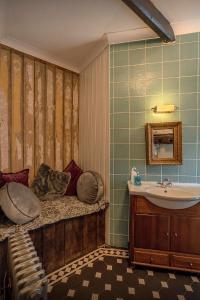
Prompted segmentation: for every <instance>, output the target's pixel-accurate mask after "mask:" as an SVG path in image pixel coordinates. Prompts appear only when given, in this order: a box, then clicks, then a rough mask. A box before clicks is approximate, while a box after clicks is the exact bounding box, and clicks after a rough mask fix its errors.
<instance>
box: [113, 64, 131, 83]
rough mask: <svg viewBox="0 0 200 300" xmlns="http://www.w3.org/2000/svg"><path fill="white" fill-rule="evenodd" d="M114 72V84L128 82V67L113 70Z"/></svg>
mask: <svg viewBox="0 0 200 300" xmlns="http://www.w3.org/2000/svg"><path fill="white" fill-rule="evenodd" d="M113 71H114V82H121V81H128V68H127V67H117V68H113Z"/></svg>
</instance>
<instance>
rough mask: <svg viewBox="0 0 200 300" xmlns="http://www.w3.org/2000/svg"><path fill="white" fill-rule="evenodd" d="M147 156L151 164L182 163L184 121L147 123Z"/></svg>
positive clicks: (148, 162)
mask: <svg viewBox="0 0 200 300" xmlns="http://www.w3.org/2000/svg"><path fill="white" fill-rule="evenodd" d="M146 157H147V164H149V165H161V164H163V165H180V164H182V123H181V122H166V123H147V124H146Z"/></svg>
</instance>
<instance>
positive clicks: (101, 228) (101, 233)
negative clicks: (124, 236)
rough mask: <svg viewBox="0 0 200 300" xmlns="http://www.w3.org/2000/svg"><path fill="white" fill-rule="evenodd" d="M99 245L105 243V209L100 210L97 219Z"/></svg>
mask: <svg viewBox="0 0 200 300" xmlns="http://www.w3.org/2000/svg"><path fill="white" fill-rule="evenodd" d="M97 221H98V223H97V238H98V239H97V246H101V245H103V244H104V243H105V211H104V210H103V211H100V212H99V214H98V219H97Z"/></svg>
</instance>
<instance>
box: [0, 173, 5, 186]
mask: <svg viewBox="0 0 200 300" xmlns="http://www.w3.org/2000/svg"><path fill="white" fill-rule="evenodd" d="M4 184H5V181H4V180H3V176H2V172H0V188H1V187H2V186H3V185H4Z"/></svg>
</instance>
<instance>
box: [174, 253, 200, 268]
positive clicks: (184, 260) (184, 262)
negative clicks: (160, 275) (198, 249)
mask: <svg viewBox="0 0 200 300" xmlns="http://www.w3.org/2000/svg"><path fill="white" fill-rule="evenodd" d="M171 266H172V267H177V268H184V269H193V270H200V258H198V257H197V258H195V257H191V256H181V255H172V257H171Z"/></svg>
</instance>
